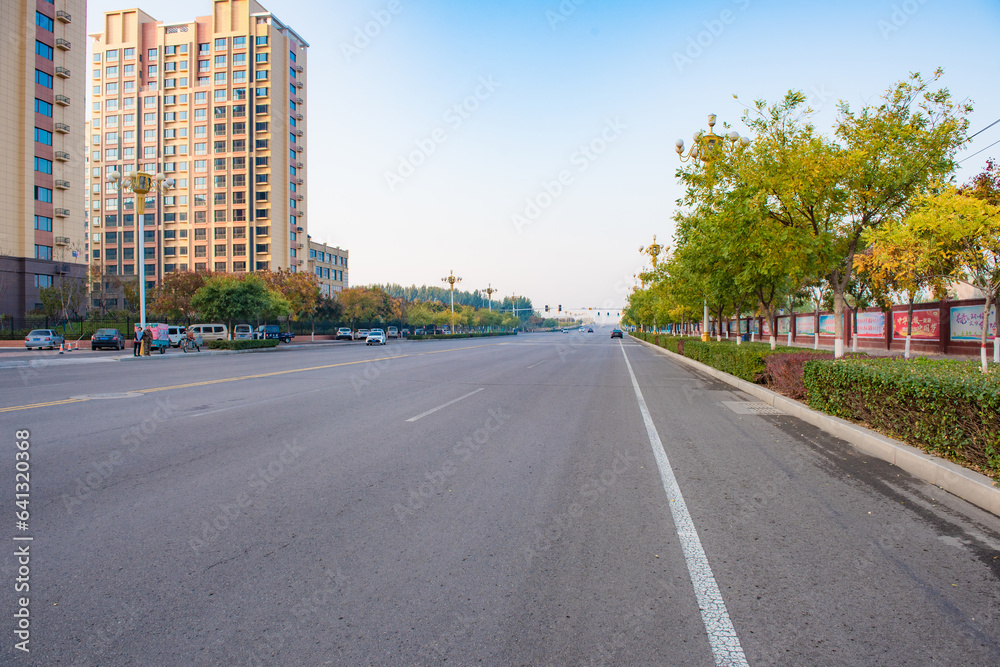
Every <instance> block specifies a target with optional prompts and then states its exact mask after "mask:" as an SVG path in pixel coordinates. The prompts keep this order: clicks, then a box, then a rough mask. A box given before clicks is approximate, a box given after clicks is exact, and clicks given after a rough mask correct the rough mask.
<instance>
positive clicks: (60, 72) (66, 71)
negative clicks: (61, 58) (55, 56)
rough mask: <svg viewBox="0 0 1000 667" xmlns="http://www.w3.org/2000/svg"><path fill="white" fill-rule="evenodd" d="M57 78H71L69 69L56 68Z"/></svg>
mask: <svg viewBox="0 0 1000 667" xmlns="http://www.w3.org/2000/svg"><path fill="white" fill-rule="evenodd" d="M56 76H58V77H59V78H62V79H68V78H69V68H67V67H56Z"/></svg>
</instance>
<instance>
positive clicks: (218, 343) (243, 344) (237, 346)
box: [208, 338, 281, 350]
mask: <svg viewBox="0 0 1000 667" xmlns="http://www.w3.org/2000/svg"><path fill="white" fill-rule="evenodd" d="M280 342H281V341H279V340H276V339H274V338H265V339H259V340H210V341H208V347H209V348H211V349H213V350H255V349H258V348H263V347H278V343H280Z"/></svg>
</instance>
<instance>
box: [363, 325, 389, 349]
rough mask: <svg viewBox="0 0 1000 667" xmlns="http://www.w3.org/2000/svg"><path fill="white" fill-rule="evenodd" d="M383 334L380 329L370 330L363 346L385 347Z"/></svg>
mask: <svg viewBox="0 0 1000 667" xmlns="http://www.w3.org/2000/svg"><path fill="white" fill-rule="evenodd" d="M385 342H386V338H385V332H384V331H382V330H381V329H372V330H371V331H369V332H368V336H367V337H366V338H365V345H385Z"/></svg>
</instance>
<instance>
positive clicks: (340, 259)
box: [307, 237, 349, 296]
mask: <svg viewBox="0 0 1000 667" xmlns="http://www.w3.org/2000/svg"><path fill="white" fill-rule="evenodd" d="M307 239H308V241H309V271H310V272H311V273H312V274H313V275H314V276H316V278H317V280H319V289H320V293H321V294H322V295H323V296H333V295H334V294H335V293H337V292H340V291H341V290H344V289H346V288H347V287H348V286H349V285H348V282H347V257H348V252H347V251H346V250H343V249H341V248H339V247H336V248H333V247H330V246H329V245H327V244H325V243H319V242H318V241H313V240H312V237H307Z"/></svg>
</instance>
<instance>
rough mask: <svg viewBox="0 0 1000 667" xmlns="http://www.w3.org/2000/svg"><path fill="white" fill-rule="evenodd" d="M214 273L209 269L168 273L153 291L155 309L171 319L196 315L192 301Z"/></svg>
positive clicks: (153, 306)
mask: <svg viewBox="0 0 1000 667" xmlns="http://www.w3.org/2000/svg"><path fill="white" fill-rule="evenodd" d="M213 275H214V274H213V273H211V272H209V271H198V272H195V271H180V272H174V273H168V274H167V275H166V276H165V277H164V278H163V280H162V281H161V282H160V284H159V285H158V286H157V287H156V291H155V292H154V293H153V303H152V308H153V310H154V311H155V312H157V313H161V314H163V315H166V316H168V317H170V318H171V319H181V318H188V319H190V318H192V317H194V315H195V312H196V309H195V308H194V306H193V305H192V304H191V301H192V300H193V299H194V295H195V294H197V292H198V290H199V289H201V288H202V287H204V286H205V281H207V280H208V279H209V278H211V277H212V276H213Z"/></svg>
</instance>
